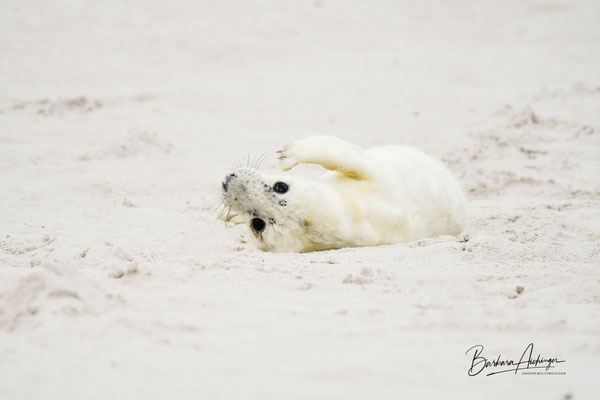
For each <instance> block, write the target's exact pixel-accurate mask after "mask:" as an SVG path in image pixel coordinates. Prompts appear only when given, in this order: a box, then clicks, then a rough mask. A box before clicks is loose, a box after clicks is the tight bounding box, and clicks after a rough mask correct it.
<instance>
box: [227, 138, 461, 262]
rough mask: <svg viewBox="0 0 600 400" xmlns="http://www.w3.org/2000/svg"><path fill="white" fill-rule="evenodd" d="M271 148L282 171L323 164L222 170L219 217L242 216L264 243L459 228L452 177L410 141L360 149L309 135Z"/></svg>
mask: <svg viewBox="0 0 600 400" xmlns="http://www.w3.org/2000/svg"><path fill="white" fill-rule="evenodd" d="M278 153H279V161H280V166H281V169H282V170H283V171H288V170H290V169H291V168H293V167H294V166H296V165H298V164H301V163H307V164H318V165H321V166H322V167H324V168H326V169H327V170H329V171H326V172H325V173H324V175H323V176H322V177H321V178H320V179H318V180H314V179H308V178H305V177H302V176H299V175H291V174H281V175H268V174H263V173H261V172H259V171H258V170H257V169H255V168H252V167H243V168H239V169H237V170H235V171H234V172H232V173H230V174H229V175H227V176H226V177H225V180H224V181H223V182H222V184H221V187H222V200H223V205H224V206H225V207H224V211H223V212H221V213H220V216H219V217H220V219H222V220H225V221H230V222H233V223H242V224H246V225H247V226H248V227H249V229H250V231H251V232H252V234H253V236H254V237H255V238H256V240H257V241H258V246H259V248H260V249H262V250H264V251H273V252H309V251H319V250H328V249H339V248H342V247H358V246H377V245H385V244H392V243H405V242H410V241H413V240H418V239H423V238H429V237H435V236H440V235H457V234H459V233H461V232H462V230H463V227H464V224H465V200H464V196H463V193H462V190H461V189H460V186H459V184H458V182H457V180H456V179H455V178H454V177H453V176H452V174H451V173H450V172H449V171H448V169H447V168H446V167H445V166H444V165H443V164H442V163H441V162H439V161H437V160H435V159H434V158H432V157H430V156H428V155H426V154H425V153H423V152H421V151H419V150H417V149H415V148H412V147H407V146H381V147H374V148H370V149H366V150H363V149H362V148H360V147H359V146H357V145H354V144H352V143H349V142H346V141H344V140H341V139H339V138H336V137H333V136H310V137H307V138H305V139H302V140H297V141H293V142H291V143H289V144H287V145H286V146H285V147H283V149H282V150H280V151H278Z"/></svg>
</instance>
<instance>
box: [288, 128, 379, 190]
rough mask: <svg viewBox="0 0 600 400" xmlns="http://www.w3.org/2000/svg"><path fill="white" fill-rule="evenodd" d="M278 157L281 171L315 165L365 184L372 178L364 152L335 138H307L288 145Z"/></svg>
mask: <svg viewBox="0 0 600 400" xmlns="http://www.w3.org/2000/svg"><path fill="white" fill-rule="evenodd" d="M278 153H279V160H280V167H281V169H282V170H283V171H288V170H290V169H292V168H293V167H295V166H296V165H298V164H317V165H320V166H322V167H323V168H326V169H328V170H331V171H337V172H339V173H341V174H344V175H346V176H347V177H348V178H351V179H357V180H367V179H369V178H370V177H371V176H372V174H371V168H370V167H369V163H368V159H367V157H366V155H365V154H364V153H363V150H362V149H361V148H360V147H359V146H357V145H355V144H352V143H349V142H346V141H344V140H342V139H339V138H337V137H334V136H309V137H307V138H305V139H301V140H296V141H293V142H290V143H288V144H287V145H286V146H284V148H283V149H282V150H280V151H278Z"/></svg>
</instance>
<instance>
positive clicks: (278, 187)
mask: <svg viewBox="0 0 600 400" xmlns="http://www.w3.org/2000/svg"><path fill="white" fill-rule="evenodd" d="M288 189H289V187H288V185H287V184H285V183H283V182H277V183H276V184H275V185H273V190H274V191H275V192H277V193H281V194H283V193H285V192H287V191H288Z"/></svg>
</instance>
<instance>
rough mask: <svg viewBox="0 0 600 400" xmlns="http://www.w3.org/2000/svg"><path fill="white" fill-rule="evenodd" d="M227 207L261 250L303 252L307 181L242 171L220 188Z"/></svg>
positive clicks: (223, 183) (228, 218) (231, 216)
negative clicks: (243, 225)
mask: <svg viewBox="0 0 600 400" xmlns="http://www.w3.org/2000/svg"><path fill="white" fill-rule="evenodd" d="M221 186H222V195H223V199H224V203H225V205H226V206H227V212H228V215H227V216H225V218H222V219H225V220H226V221H227V220H232V221H234V220H235V222H239V223H243V224H245V225H247V226H248V228H249V229H250V231H251V232H252V234H253V235H254V237H255V238H256V239H257V240H258V242H259V246H260V248H261V249H262V250H268V251H294V250H295V249H300V248H302V246H303V244H302V243H301V241H302V236H303V232H304V231H305V230H306V227H307V226H306V220H305V219H304V218H303V217H302V207H301V206H300V207H299V206H298V205H299V203H301V201H299V199H301V198H302V197H303V196H302V188H303V187H305V186H306V185H305V182H304V179H303V178H301V177H298V176H285V177H282V176H274V175H267V174H262V173H259V172H258V171H256V170H255V169H253V168H240V169H238V170H236V171H235V172H233V173H231V174H229V175H227V176H226V177H225V180H224V181H223V182H222V184H221Z"/></svg>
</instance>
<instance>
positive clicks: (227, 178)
mask: <svg viewBox="0 0 600 400" xmlns="http://www.w3.org/2000/svg"><path fill="white" fill-rule="evenodd" d="M235 177H237V175H236V174H229V175H227V176H226V177H225V180H224V181H223V183H222V184H221V185H222V186H223V190H224V191H227V189H228V188H229V181H230V180H232V179H233V178H235Z"/></svg>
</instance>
